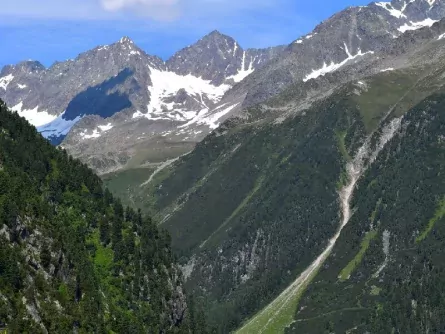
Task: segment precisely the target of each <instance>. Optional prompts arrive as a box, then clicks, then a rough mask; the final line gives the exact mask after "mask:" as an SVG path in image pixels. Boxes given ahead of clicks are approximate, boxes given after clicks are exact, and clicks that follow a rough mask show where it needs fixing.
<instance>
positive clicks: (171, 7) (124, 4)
mask: <svg viewBox="0 0 445 334" xmlns="http://www.w3.org/2000/svg"><path fill="white" fill-rule="evenodd" d="M100 3H101V5H102V7H103V8H104V9H105V10H106V11H110V12H117V11H125V10H130V11H133V12H135V13H137V14H139V15H143V16H148V17H151V18H154V19H158V20H169V19H173V18H176V17H178V16H179V4H180V0H100Z"/></svg>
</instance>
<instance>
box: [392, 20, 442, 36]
mask: <svg viewBox="0 0 445 334" xmlns="http://www.w3.org/2000/svg"><path fill="white" fill-rule="evenodd" d="M436 22H438V21H437V20H432V19H430V18H428V19H425V20H423V21H419V22H412V21H410V22H409V23H405V24H404V25H403V26H401V27H399V28H397V30H399V31H400V32H401V33H404V32H406V31H408V30H417V29H420V28H423V27H431V26H432V25H433V24H434V23H436Z"/></svg>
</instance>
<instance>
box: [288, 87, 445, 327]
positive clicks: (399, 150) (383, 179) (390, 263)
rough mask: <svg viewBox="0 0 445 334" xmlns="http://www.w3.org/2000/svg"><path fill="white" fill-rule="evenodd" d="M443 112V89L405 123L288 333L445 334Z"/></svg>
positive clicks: (367, 180) (361, 188) (361, 187)
mask: <svg viewBox="0 0 445 334" xmlns="http://www.w3.org/2000/svg"><path fill="white" fill-rule="evenodd" d="M444 110H445V91H443V90H440V91H438V92H437V93H436V94H434V95H432V96H430V97H428V98H427V99H426V100H424V101H423V102H422V103H420V104H418V105H417V106H415V107H414V108H412V109H411V110H410V111H409V112H408V113H407V114H406V115H405V116H404V117H403V119H402V125H401V130H400V132H399V133H398V134H397V136H396V137H395V138H394V139H393V140H392V141H391V142H390V143H389V144H388V146H387V147H386V148H385V149H384V151H383V152H382V153H381V154H380V157H379V158H378V159H377V161H376V162H375V164H374V165H373V166H372V167H371V168H370V169H369V170H368V171H367V172H366V173H365V175H364V176H363V179H362V180H361V181H360V182H359V184H358V187H357V190H356V194H355V195H354V200H353V203H352V207H353V208H354V212H355V214H354V216H353V217H352V219H351V222H350V224H349V225H348V226H347V227H346V228H345V230H344V231H343V233H342V236H341V238H340V239H339V240H338V243H337V246H336V247H335V248H334V250H333V255H332V256H331V257H330V258H329V259H328V261H327V262H326V264H325V266H324V268H323V269H322V270H321V271H320V273H319V275H318V276H317V278H316V282H315V283H314V284H312V285H310V286H309V288H308V290H307V292H306V294H305V295H304V297H303V299H302V300H301V302H300V305H299V306H300V308H299V311H298V312H297V315H296V322H295V323H294V324H293V325H292V327H291V328H290V329H289V330H288V332H289V333H308V332H317V333H322V332H326V333H331V332H336V333H339V332H345V331H347V330H348V331H349V333H363V332H366V331H369V332H372V333H394V332H400V333H442V332H443V331H444V330H445V313H444V312H445V311H444V310H445V304H444V300H445V299H444V297H445V275H444V270H445V267H444V264H443V258H444V256H445V253H444V249H445V229H444V226H445V225H444V222H445V219H444V218H445V202H444V199H445V197H444V196H445V179H444V177H443V175H444V172H445V170H444V168H445V137H444V136H445V113H444Z"/></svg>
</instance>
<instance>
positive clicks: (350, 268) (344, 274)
mask: <svg viewBox="0 0 445 334" xmlns="http://www.w3.org/2000/svg"><path fill="white" fill-rule="evenodd" d="M377 233H378V231H377V230H372V231H369V232H367V233H366V234H365V237H364V238H363V241H362V243H361V245H360V250H359V252H358V253H357V254H356V255H355V257H354V258H353V259H352V260H351V262H349V263H348V265H347V266H346V267H345V268H343V270H342V271H341V272H340V275H339V279H340V281H346V280H348V279H349V277H351V274H352V273H353V272H354V270H355V268H357V266H358V265H359V264H360V263H361V262H362V260H363V256H364V255H365V253H366V251H367V250H368V248H369V244H370V243H371V241H372V240H373V239H374V238H375V237H376V236H377Z"/></svg>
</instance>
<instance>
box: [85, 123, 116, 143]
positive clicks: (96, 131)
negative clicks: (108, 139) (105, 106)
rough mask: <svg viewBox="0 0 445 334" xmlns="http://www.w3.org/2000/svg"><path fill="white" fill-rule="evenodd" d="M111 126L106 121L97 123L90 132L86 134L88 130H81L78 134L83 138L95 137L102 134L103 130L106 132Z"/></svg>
mask: <svg viewBox="0 0 445 334" xmlns="http://www.w3.org/2000/svg"><path fill="white" fill-rule="evenodd" d="M112 128H113V125H112V124H111V123H108V124H106V125H99V126H98V127H97V128H96V129H94V130H93V132H92V133H91V134H88V130H84V131H83V132H81V134H80V136H81V137H82V138H83V139H92V138H94V139H96V138H99V137H100V136H102V134H103V133H104V132H107V131H109V130H111V129H112Z"/></svg>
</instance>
